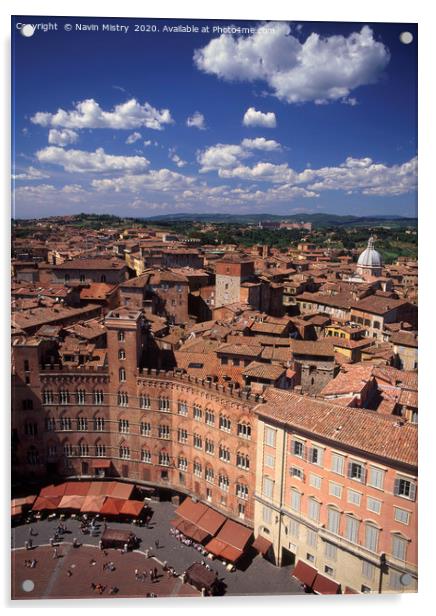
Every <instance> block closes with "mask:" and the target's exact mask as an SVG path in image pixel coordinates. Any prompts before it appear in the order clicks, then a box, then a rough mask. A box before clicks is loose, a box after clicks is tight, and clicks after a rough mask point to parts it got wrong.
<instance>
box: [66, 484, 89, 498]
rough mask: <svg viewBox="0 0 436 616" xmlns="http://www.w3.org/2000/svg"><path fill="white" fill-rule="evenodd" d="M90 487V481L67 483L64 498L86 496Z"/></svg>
mask: <svg viewBox="0 0 436 616" xmlns="http://www.w3.org/2000/svg"><path fill="white" fill-rule="evenodd" d="M90 486H91V482H90V481H67V483H66V484H65V492H64V496H86V495H87V494H88V490H89V488H90Z"/></svg>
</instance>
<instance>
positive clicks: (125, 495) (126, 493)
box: [108, 481, 135, 500]
mask: <svg viewBox="0 0 436 616" xmlns="http://www.w3.org/2000/svg"><path fill="white" fill-rule="evenodd" d="M110 485H111V487H110V488H109V491H108V496H111V497H112V498H122V499H124V500H128V499H129V498H130V497H131V496H132V492H133V490H134V489H135V486H133V485H132V484H131V483H121V482H119V481H111V482H110Z"/></svg>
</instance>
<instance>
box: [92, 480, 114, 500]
mask: <svg viewBox="0 0 436 616" xmlns="http://www.w3.org/2000/svg"><path fill="white" fill-rule="evenodd" d="M111 485H112V482H111V481H92V482H91V485H90V486H89V490H88V496H109V494H110V492H111V489H112V488H111Z"/></svg>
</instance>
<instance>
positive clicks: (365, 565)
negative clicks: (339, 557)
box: [362, 560, 375, 581]
mask: <svg viewBox="0 0 436 616" xmlns="http://www.w3.org/2000/svg"><path fill="white" fill-rule="evenodd" d="M374 570H375V567H374V565H373V564H372V563H369V562H368V561H366V560H364V561H362V576H363V577H364V578H365V579H367V580H370V581H372V580H373V579H374Z"/></svg>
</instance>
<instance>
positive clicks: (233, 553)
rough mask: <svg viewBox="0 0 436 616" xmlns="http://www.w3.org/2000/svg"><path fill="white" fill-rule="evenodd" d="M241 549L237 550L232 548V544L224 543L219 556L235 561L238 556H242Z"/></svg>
mask: <svg viewBox="0 0 436 616" xmlns="http://www.w3.org/2000/svg"><path fill="white" fill-rule="evenodd" d="M242 553H243V552H242V550H238V549H237V548H234V547H233V546H232V545H226V547H225V548H224V550H223V551H222V552H221V555H220V557H221V558H223V559H224V560H228V561H229V562H231V563H235V562H236V561H237V560H238V558H240V557H241V556H242Z"/></svg>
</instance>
